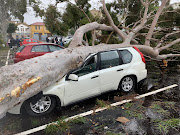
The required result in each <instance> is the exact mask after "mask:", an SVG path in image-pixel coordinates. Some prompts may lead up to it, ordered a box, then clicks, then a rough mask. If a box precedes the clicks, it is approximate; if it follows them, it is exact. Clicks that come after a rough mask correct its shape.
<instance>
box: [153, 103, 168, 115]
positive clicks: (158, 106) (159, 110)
mask: <svg viewBox="0 0 180 135" xmlns="http://www.w3.org/2000/svg"><path fill="white" fill-rule="evenodd" d="M150 108H151V109H153V111H154V112H157V113H159V114H163V115H165V116H169V115H170V113H169V111H168V110H165V109H163V108H162V107H161V102H154V103H153V104H152V105H151V106H150Z"/></svg>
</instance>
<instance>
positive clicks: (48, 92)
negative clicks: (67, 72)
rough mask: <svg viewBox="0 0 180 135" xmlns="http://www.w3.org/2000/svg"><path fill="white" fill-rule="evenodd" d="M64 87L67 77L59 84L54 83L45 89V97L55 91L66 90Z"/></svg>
mask: <svg viewBox="0 0 180 135" xmlns="http://www.w3.org/2000/svg"><path fill="white" fill-rule="evenodd" d="M64 85H65V77H63V78H62V79H61V80H60V81H58V82H57V83H54V84H52V85H50V86H48V87H47V88H45V89H44V90H43V94H44V95H47V94H50V93H51V91H53V90H54V89H57V88H58V89H62V90H64Z"/></svg>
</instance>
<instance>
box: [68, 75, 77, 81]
mask: <svg viewBox="0 0 180 135" xmlns="http://www.w3.org/2000/svg"><path fill="white" fill-rule="evenodd" d="M68 79H69V80H72V81H78V76H77V75H75V74H70V75H69V77H68Z"/></svg>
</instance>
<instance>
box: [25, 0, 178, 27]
mask: <svg viewBox="0 0 180 135" xmlns="http://www.w3.org/2000/svg"><path fill="white" fill-rule="evenodd" d="M41 1H42V4H41V8H43V9H45V8H47V7H48V5H49V4H54V3H55V0H41ZM110 1H113V0H106V2H110ZM179 1H180V0H171V3H176V2H179ZM97 3H99V4H97ZM90 4H91V5H92V8H96V9H98V8H99V7H100V6H102V5H101V3H100V0H90ZM65 5H66V4H65V3H64V2H63V3H61V4H58V10H59V11H63V10H64V9H65V7H66V6H65ZM24 22H25V23H27V24H32V23H34V22H43V19H42V18H40V17H36V16H35V12H34V11H33V10H32V8H31V7H28V12H27V13H26V14H25V15H24Z"/></svg>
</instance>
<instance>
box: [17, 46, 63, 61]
mask: <svg viewBox="0 0 180 135" xmlns="http://www.w3.org/2000/svg"><path fill="white" fill-rule="evenodd" d="M61 49H64V47H61V46H59V45H56V44H53V43H34V44H26V45H22V46H20V47H19V48H18V49H17V51H16V53H15V56H14V63H17V62H20V61H23V60H26V59H31V58H34V57H38V56H41V55H44V54H46V53H51V52H54V51H58V50H61Z"/></svg>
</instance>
